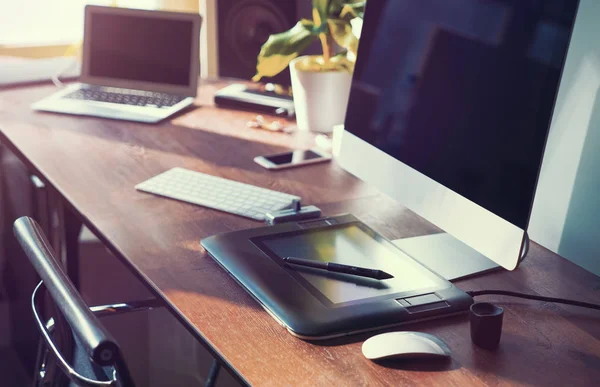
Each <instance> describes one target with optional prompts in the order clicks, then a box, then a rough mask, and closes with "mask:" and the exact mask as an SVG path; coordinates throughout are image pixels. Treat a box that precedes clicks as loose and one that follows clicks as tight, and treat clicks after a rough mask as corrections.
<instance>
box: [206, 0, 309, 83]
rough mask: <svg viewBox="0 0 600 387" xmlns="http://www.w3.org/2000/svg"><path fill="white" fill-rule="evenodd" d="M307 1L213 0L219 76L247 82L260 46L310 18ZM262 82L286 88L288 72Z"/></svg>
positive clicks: (254, 66) (254, 65)
mask: <svg viewBox="0 0 600 387" xmlns="http://www.w3.org/2000/svg"><path fill="white" fill-rule="evenodd" d="M311 4H312V1H310V0H217V3H216V5H217V25H218V27H217V29H218V54H219V76H221V77H233V78H240V79H251V78H252V76H254V74H255V73H256V61H257V56H258V53H259V52H260V49H261V47H262V45H263V44H264V43H265V42H266V41H267V39H268V38H269V36H270V35H272V34H276V33H279V32H284V31H286V30H288V29H290V28H291V27H293V26H294V25H295V24H296V23H297V22H298V20H300V19H301V18H312V17H311V12H312V11H311ZM261 81H262V82H273V83H278V84H282V85H290V75H289V71H288V70H284V71H283V72H281V73H280V74H279V75H277V76H275V77H273V78H263V79H262V80H261Z"/></svg>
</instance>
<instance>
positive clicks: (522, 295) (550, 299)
mask: <svg viewBox="0 0 600 387" xmlns="http://www.w3.org/2000/svg"><path fill="white" fill-rule="evenodd" d="M465 293H467V294H468V295H469V296H471V297H477V296H483V295H486V294H497V295H501V296H510V297H519V298H526V299H528V300H537V301H546V302H554V303H557V304H566V305H575V306H581V307H582V308H590V309H596V310H600V305H598V304H591V303H589V302H582V301H575V300H565V299H564V298H554V297H543V296H536V295H533V294H525V293H517V292H510V291H507V290H471V291H468V292H465Z"/></svg>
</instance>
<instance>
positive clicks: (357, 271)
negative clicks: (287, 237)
mask: <svg viewBox="0 0 600 387" xmlns="http://www.w3.org/2000/svg"><path fill="white" fill-rule="evenodd" d="M283 260H284V261H285V262H287V263H291V264H294V265H298V266H305V267H312V268H315V269H321V270H327V271H331V272H334V273H344V274H352V275H357V276H360V277H368V278H374V279H378V280H384V279H390V278H394V276H393V275H391V274H388V273H386V272H385V271H383V270H376V269H367V268H364V267H358V266H350V265H342V264H341V263H334V262H320V261H314V260H312V259H304V258H295V257H285V258H283Z"/></svg>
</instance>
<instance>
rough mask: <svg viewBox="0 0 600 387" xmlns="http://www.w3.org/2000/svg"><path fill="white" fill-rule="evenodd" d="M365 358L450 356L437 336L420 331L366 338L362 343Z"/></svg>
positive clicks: (444, 344) (391, 333)
mask: <svg viewBox="0 0 600 387" xmlns="http://www.w3.org/2000/svg"><path fill="white" fill-rule="evenodd" d="M362 353H363V355H365V357H366V358H367V359H370V360H381V359H423V358H443V357H450V355H451V352H450V348H448V346H447V345H446V343H444V342H443V341H442V340H440V339H439V338H437V337H435V336H434V335H430V334H428V333H421V332H389V333H382V334H379V335H376V336H373V337H370V338H368V339H367V340H366V341H365V342H364V343H363V345H362Z"/></svg>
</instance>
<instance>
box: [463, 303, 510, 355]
mask: <svg viewBox="0 0 600 387" xmlns="http://www.w3.org/2000/svg"><path fill="white" fill-rule="evenodd" d="M503 316H504V310H503V309H502V308H500V307H499V306H496V305H494V304H490V303H488V302H476V303H474V304H473V305H471V341H473V343H474V344H476V345H477V346H479V347H481V348H484V349H488V350H494V349H496V348H498V344H499V343H500V336H501V335H502V318H503Z"/></svg>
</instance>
